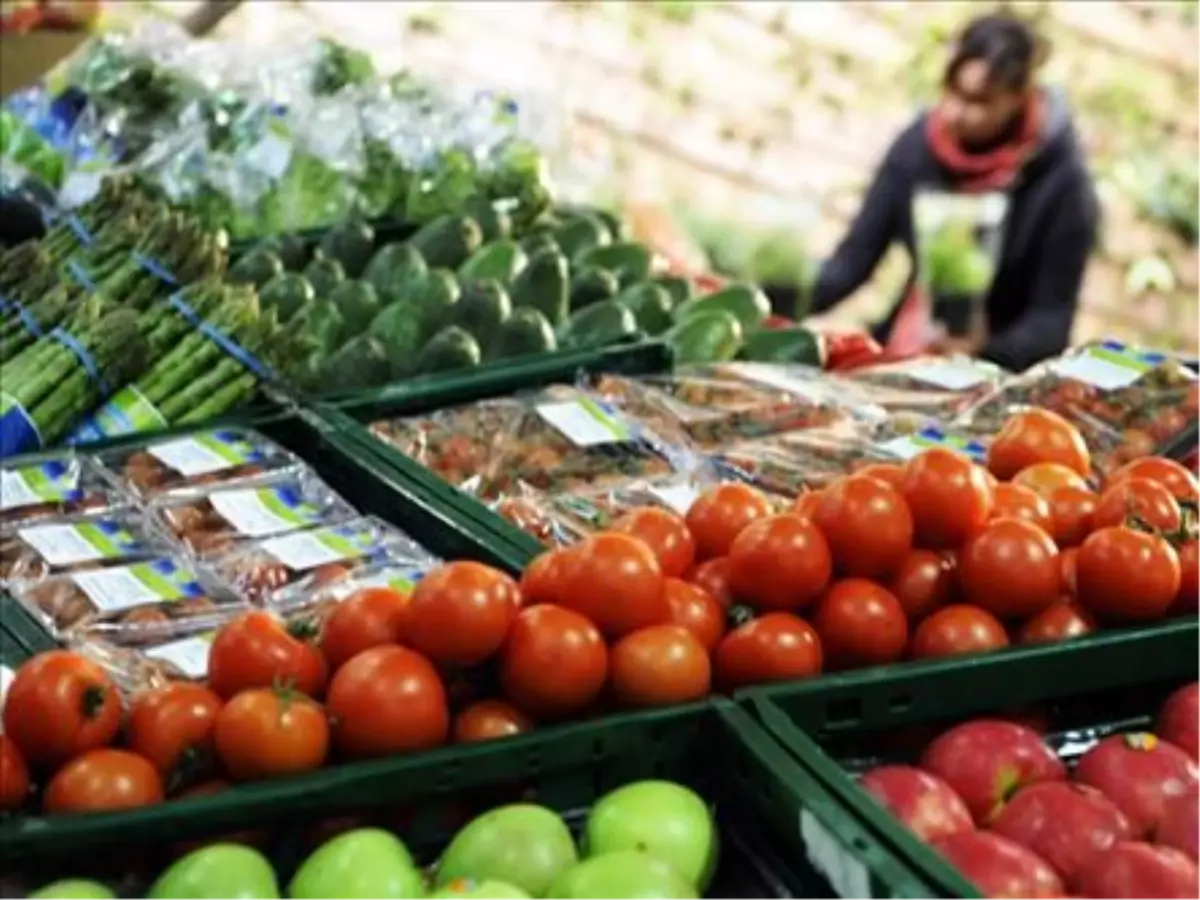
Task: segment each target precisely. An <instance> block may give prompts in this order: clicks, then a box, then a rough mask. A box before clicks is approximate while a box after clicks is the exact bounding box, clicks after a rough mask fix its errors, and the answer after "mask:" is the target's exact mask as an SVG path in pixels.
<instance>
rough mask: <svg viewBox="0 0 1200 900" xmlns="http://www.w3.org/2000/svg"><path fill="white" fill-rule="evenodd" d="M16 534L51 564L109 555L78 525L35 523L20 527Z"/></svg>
mask: <svg viewBox="0 0 1200 900" xmlns="http://www.w3.org/2000/svg"><path fill="white" fill-rule="evenodd" d="M17 536H18V537H19V538H20V539H21V540H22V541H24V542H25V543H26V544H28V545H29V546H30V547H32V548H33V549H34V550H36V551H37V553H38V555H39V556H40V557H41V558H42V559H44V560H45V561H46V562H47V563H48V564H50V565H51V566H70V565H74V564H75V563H81V562H92V561H94V560H97V559H104V558H105V557H106V556H108V555H109V554H107V553H105V552H104V548H103V547H99V546H97V545H96V542H95V541H94V540H89V539H88V537H87V536H86V535H85V534H84V533H83V532H82V529H81V527H80V526H78V525H35V526H33V527H32V528H22V529H20V530H19V531H18V532H17Z"/></svg>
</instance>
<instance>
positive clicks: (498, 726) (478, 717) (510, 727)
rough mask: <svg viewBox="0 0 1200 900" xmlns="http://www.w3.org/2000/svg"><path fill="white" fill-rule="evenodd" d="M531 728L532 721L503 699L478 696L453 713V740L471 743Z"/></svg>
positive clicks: (509, 735)
mask: <svg viewBox="0 0 1200 900" xmlns="http://www.w3.org/2000/svg"><path fill="white" fill-rule="evenodd" d="M532 730H533V722H532V721H531V720H530V719H529V717H528V716H526V715H525V714H524V713H522V712H521V711H520V710H518V709H517V708H516V707H515V706H513V705H511V704H509V703H505V702H504V701H503V700H480V701H478V702H476V703H472V704H471V705H470V706H468V707H466V708H465V709H464V710H463V711H462V712H460V713H459V714H458V715H457V716H455V717H454V742H455V743H456V744H473V743H476V742H477V741H491V740H495V739H496V738H506V737H512V736H513V735H515V734H524V733H525V732H527V731H532Z"/></svg>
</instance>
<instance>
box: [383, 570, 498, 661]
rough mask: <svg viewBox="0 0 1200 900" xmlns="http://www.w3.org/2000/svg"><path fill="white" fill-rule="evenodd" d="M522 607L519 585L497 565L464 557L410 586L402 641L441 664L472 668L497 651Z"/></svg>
mask: <svg viewBox="0 0 1200 900" xmlns="http://www.w3.org/2000/svg"><path fill="white" fill-rule="evenodd" d="M520 609H521V589H520V588H519V587H517V583H516V582H515V581H513V580H512V579H511V578H509V577H508V576H507V575H505V574H504V573H503V572H501V571H499V570H498V569H493V568H492V567H491V566H485V565H483V564H482V563H477V562H470V561H467V560H462V561H459V562H452V563H446V564H445V565H442V566H438V568H436V569H434V570H433V571H432V572H430V573H429V574H427V575H426V576H425V577H424V578H422V579H421V580H420V581H419V582H417V586H416V588H414V589H413V592H412V598H411V599H410V600H409V603H408V610H407V612H405V614H404V643H405V645H406V646H408V647H411V648H412V649H413V650H416V651H417V652H418V653H423V654H424V655H425V656H426V657H428V658H429V659H430V660H432V661H433V662H435V663H437V664H439V665H443V666H475V665H478V664H479V663H481V662H483V661H484V660H485V659H488V658H489V657H490V656H492V654H494V653H495V652H496V651H497V650H499V649H500V645H501V644H503V643H504V638H505V637H506V636H507V635H508V629H509V628H511V627H512V623H513V620H514V619H516V617H517V613H518V612H519V611H520Z"/></svg>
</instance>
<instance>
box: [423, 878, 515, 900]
mask: <svg viewBox="0 0 1200 900" xmlns="http://www.w3.org/2000/svg"><path fill="white" fill-rule="evenodd" d="M429 897H430V900H435V898H437V900H529V895H528V894H527V893H525V892H524V891H523V890H521V889H520V888H516V887H513V886H512V885H511V884H508V883H507V882H504V881H494V880H492V879H488V880H487V881H473V880H471V879H469V878H459V879H457V880H456V881H452V882H450V883H449V884H448V885H446V886H445V887H444V888H441V889H440V890H436V891H434V892H433V893H432V894H430V895H429Z"/></svg>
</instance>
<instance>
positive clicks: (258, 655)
mask: <svg viewBox="0 0 1200 900" xmlns="http://www.w3.org/2000/svg"><path fill="white" fill-rule="evenodd" d="M312 636H313V629H312V627H311V625H310V624H308V623H306V622H301V623H294V624H292V625H291V626H288V625H286V624H284V622H283V620H282V619H280V618H279V617H278V616H275V615H272V614H271V613H269V612H265V611H262V610H256V611H254V612H249V613H243V614H242V615H240V616H238V617H237V618H236V619H231V620H230V621H229V622H227V623H226V624H225V625H222V626H221V628H219V629H218V630H217V634H216V637H214V638H213V642H212V647H211V648H210V649H209V651H208V686H209V687H210V688H212V689H213V690H214V691H215V692H216V693H217V696H219V697H222V698H224V699H226V700H228V699H229V698H230V697H232V696H233V695H234V694H237V693H239V692H241V691H244V690H247V689H249V688H256V687H272V686H283V687H291V688H294V689H295V690H297V691H300V692H301V693H304V694H308V695H309V696H310V697H319V696H320V695H321V693H322V692H323V691H324V690H325V681H326V679H327V677H328V671H327V669H326V666H325V657H323V656H322V655H321V651H320V650H318V649H317V648H316V646H315V645H314V644H313V643H312V642H311V641H310V640H309V638H311V637H312Z"/></svg>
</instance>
